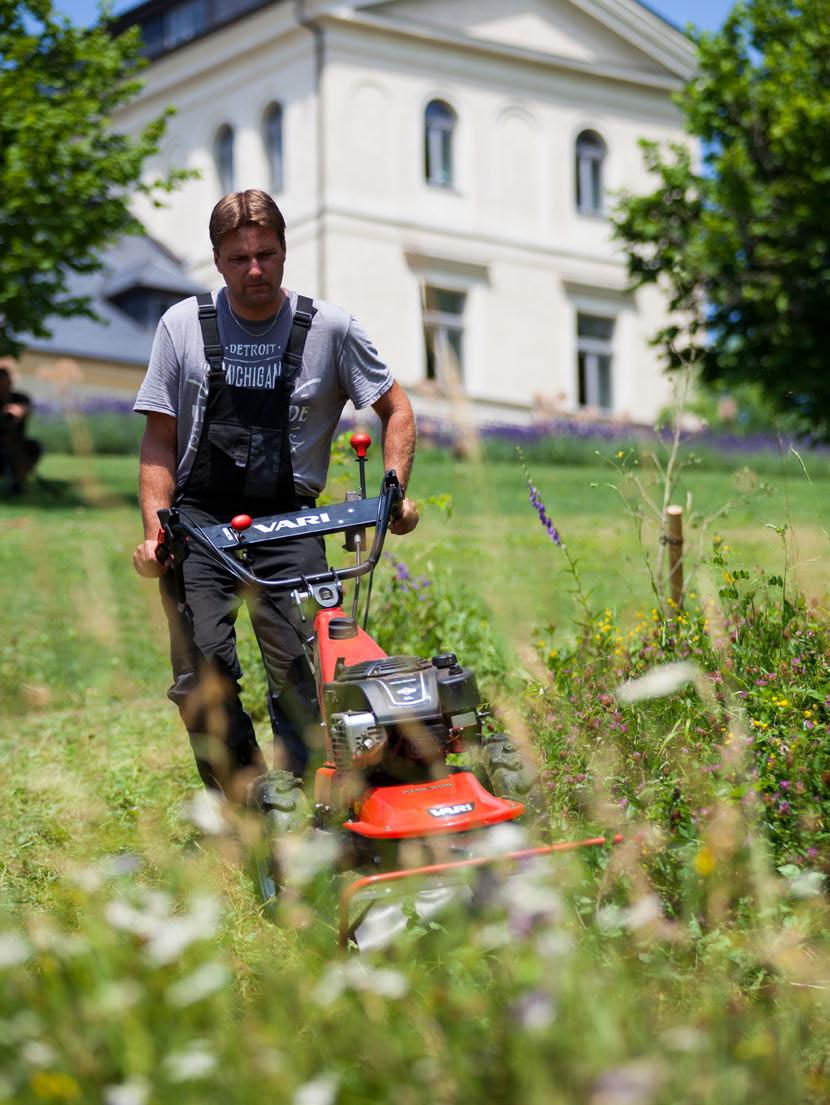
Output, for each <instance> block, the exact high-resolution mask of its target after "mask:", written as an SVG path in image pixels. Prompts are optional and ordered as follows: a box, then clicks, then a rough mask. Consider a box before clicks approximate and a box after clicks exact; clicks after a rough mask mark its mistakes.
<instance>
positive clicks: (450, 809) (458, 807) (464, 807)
mask: <svg viewBox="0 0 830 1105" xmlns="http://www.w3.org/2000/svg"><path fill="white" fill-rule="evenodd" d="M474 806H475V802H457V803H456V804H455V805H454V806H433V807H432V808H431V809H430V811H429V812H430V814H431V815H432V816H433V817H455V816H456V815H457V814H459V813H472V812H473V807H474Z"/></svg>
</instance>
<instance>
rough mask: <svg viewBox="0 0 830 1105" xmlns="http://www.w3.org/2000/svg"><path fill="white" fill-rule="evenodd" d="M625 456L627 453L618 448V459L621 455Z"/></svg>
mask: <svg viewBox="0 0 830 1105" xmlns="http://www.w3.org/2000/svg"><path fill="white" fill-rule="evenodd" d="M624 456H625V453H624V452H623V451H622V449H618V450H617V453H616V457H617V460H619V459H620V457H624Z"/></svg>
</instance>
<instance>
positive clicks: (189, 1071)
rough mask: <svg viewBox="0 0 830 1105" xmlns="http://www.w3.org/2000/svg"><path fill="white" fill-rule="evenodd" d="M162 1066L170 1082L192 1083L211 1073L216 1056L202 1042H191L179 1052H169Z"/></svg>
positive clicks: (214, 1065)
mask: <svg viewBox="0 0 830 1105" xmlns="http://www.w3.org/2000/svg"><path fill="white" fill-rule="evenodd" d="M163 1066H164V1073H165V1074H166V1075H167V1077H168V1078H169V1079H170V1081H171V1082H193V1081H195V1080H196V1079H199V1078H206V1077H207V1075H209V1074H210V1073H211V1071H212V1070H213V1069H214V1068H215V1067H216V1056H215V1055H214V1054H213V1053H212V1052H211V1051H210V1050H209V1049H208V1046H207V1044H206V1043H205V1042H204V1041H203V1040H193V1042H192V1043H191V1044H189V1045H188V1046H187V1047H186V1048H183V1049H182V1050H181V1051H171V1052H170V1054H169V1055H167V1056H165V1059H164V1064H163Z"/></svg>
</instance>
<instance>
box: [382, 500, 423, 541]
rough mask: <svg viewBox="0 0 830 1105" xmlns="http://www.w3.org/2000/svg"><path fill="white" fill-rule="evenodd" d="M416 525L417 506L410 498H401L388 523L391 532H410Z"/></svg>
mask: <svg viewBox="0 0 830 1105" xmlns="http://www.w3.org/2000/svg"><path fill="white" fill-rule="evenodd" d="M417 525H418V508H417V507H416V506H415V504H414V503H413V501H412V500H411V499H402V500H401V502H400V504H399V506H398V509H397V510H396V511H395V513H394V515H393V518H392V521H391V522H390V523H389V529H390V530H391V531H392V533H398V534H401V533H411V532H412V530H414V529H415V527H416V526H417Z"/></svg>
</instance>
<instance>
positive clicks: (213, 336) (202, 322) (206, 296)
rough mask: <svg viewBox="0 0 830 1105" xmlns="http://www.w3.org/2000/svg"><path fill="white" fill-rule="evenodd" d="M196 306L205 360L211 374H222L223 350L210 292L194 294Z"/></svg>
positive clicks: (214, 306)
mask: <svg viewBox="0 0 830 1105" xmlns="http://www.w3.org/2000/svg"><path fill="white" fill-rule="evenodd" d="M196 306H197V308H198V310H199V326H200V327H201V330H202V342H203V343H204V346H205V360H206V361H207V363H208V364H209V365H210V375H211V376H216V375H218V376H222V375H224V374H223V372H222V360H223V358H224V356H225V350H224V349H223V347H222V341H221V339H220V337H219V327H218V325H217V322H216V305H215V303H214V302H213V296H212V295H211V294H210V292H202V293H201V295H197V296H196Z"/></svg>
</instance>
